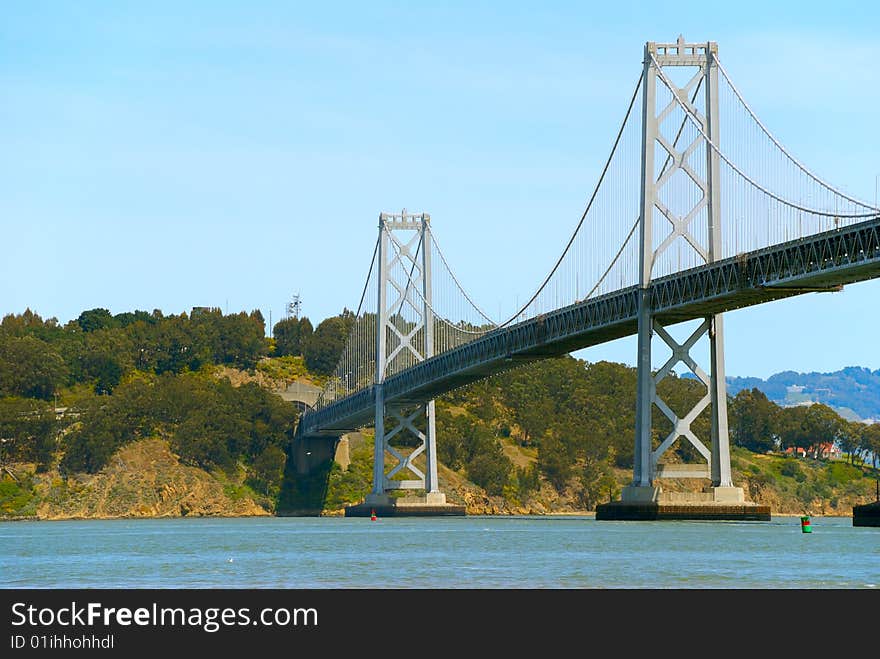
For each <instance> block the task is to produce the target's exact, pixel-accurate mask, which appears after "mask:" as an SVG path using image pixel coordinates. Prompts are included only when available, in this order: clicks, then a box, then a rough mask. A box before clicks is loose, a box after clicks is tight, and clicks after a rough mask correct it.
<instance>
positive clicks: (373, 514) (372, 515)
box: [370, 508, 376, 522]
mask: <svg viewBox="0 0 880 659" xmlns="http://www.w3.org/2000/svg"><path fill="white" fill-rule="evenodd" d="M370 519H371V520H372V521H374V522H375V521H376V509H375V508H370Z"/></svg>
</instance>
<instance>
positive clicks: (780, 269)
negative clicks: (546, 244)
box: [297, 217, 880, 436]
mask: <svg viewBox="0 0 880 659" xmlns="http://www.w3.org/2000/svg"><path fill="white" fill-rule="evenodd" d="M877 276H880V217H877V218H873V219H870V220H867V221H865V222H861V223H859V224H854V225H851V226H848V227H845V228H841V229H836V230H833V231H826V232H823V233H819V234H816V235H814V236H811V237H809V238H805V239H799V240H793V241H790V242H787V243H781V244H779V245H774V246H772V247H768V248H764V249H761V250H756V251H753V252H748V253H745V254H740V255H737V256H736V257H731V258H728V259H724V260H722V261H716V262H715V263H712V264H708V265H703V266H699V267H696V268H692V269H690V270H685V271H683V272H680V273H677V274H674V275H669V276H666V277H662V278H658V279H655V280H654V281H652V282H651V286H650V287H649V288H648V289H647V292H646V294H647V295H649V296H650V303H651V309H652V313H653V315H654V317H655V318H656V319H657V320H658V321H659V322H660V323H662V324H664V325H670V324H675V323H680V322H684V321H688V320H693V319H696V318H702V317H705V316H708V315H711V314H717V313H723V312H726V311H732V310H735V309H740V308H743V307H749V306H753V305H756V304H763V303H766V302H771V301H774V300H778V299H782V298H787V297H792V296H794V295H801V294H804V293H809V292H813V291H817V290H834V289H835V288H836V287H840V286H843V285H845V284H850V283H854V282H858V281H864V280H867V279H872V278H875V277H877ZM640 294H641V292H640V290H639V288H638V287H636V286H631V287H629V288H625V289H621V290H619V291H616V292H614V293H609V294H607V295H604V296H601V297H597V298H592V299H589V300H585V301H582V302H578V303H576V304H572V305H570V306H567V307H563V308H561V309H557V310H555V311H553V312H550V313H547V314H544V315H541V316H538V317H536V318H532V319H529V320H526V321H523V322H521V323H517V324H516V325H512V326H510V327H506V328H503V329H499V330H494V331H492V332H489V333H487V334H485V335H484V336H482V337H480V338H479V339H477V340H475V341H472V342H470V343H467V344H465V345H462V346H459V347H458V348H455V349H453V350H449V351H447V352H445V353H442V354H440V355H436V356H434V357H431V358H430V359H427V360H425V361H423V362H421V363H419V364H417V365H415V366H412V367H410V368H408V369H406V370H404V371H401V372H400V373H397V374H395V375H393V376H390V377H388V378H387V379H386V380H385V383H384V394H385V401H386V403H398V404H408V403H413V404H415V403H423V402H426V401H428V400H431V399H432V398H435V397H437V396H439V395H441V394H443V393H446V392H448V391H451V390H453V389H456V388H458V387H461V386H464V385H466V384H470V383H471V382H474V381H476V380H480V379H482V378H485V377H488V376H490V375H493V374H495V373H499V372H501V371H504V370H507V369H509V368H512V367H515V366H519V365H521V364H524V363H528V362H532V361H536V360H539V359H544V358H547V357H556V356H560V355H564V354H567V353H569V352H572V351H574V350H579V349H582V348H587V347H590V346H594V345H598V344H601V343H605V342H607V341H612V340H614V339H618V338H621V337H624V336H629V335H632V334H635V333H636V332H637V330H638V321H637V318H638V308H639V296H640ZM374 400H375V398H374V392H373V389H372V387H370V388H367V389H364V390H362V391H359V392H357V393H355V394H352V395H350V396H347V397H345V398H342V399H340V400H338V401H335V402H333V403H331V404H330V405H328V406H327V407H325V408H323V409H321V410H317V411H314V412H309V413H307V414H305V415H304V416H303V417H302V419H301V420H300V423H299V427H298V429H297V434H298V435H299V436H339V435H340V434H343V433H346V432H350V431H352V430H356V429H358V428H361V427H364V426H367V425H370V424H371V423H372V422H373V414H374Z"/></svg>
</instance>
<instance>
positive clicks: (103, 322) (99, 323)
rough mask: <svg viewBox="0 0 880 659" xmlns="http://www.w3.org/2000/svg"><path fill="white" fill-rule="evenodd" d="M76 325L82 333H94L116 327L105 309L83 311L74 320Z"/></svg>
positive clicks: (111, 316)
mask: <svg viewBox="0 0 880 659" xmlns="http://www.w3.org/2000/svg"><path fill="white" fill-rule="evenodd" d="M76 322H77V324H78V325H79V326H80V328H81V329H82V331H83V332H94V331H95V330H99V329H110V328H111V327H115V326H116V322H115V321H114V319H113V315H112V314H111V313H110V312H109V311H108V310H107V309H100V308H98V309H89V310H88V311H83V312H82V313H81V314H80V315H79V318H77V319H76Z"/></svg>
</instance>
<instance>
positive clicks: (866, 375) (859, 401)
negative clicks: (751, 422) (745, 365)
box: [727, 366, 880, 422]
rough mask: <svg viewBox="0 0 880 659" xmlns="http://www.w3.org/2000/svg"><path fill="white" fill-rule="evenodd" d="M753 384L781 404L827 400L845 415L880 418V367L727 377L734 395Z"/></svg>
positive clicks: (855, 417) (871, 418)
mask: <svg viewBox="0 0 880 659" xmlns="http://www.w3.org/2000/svg"><path fill="white" fill-rule="evenodd" d="M752 388H757V389H760V390H761V391H763V392H764V394H765V395H766V396H767V398H769V399H770V400H771V401H773V402H774V403H776V404H777V405H782V406H791V405H800V404H804V403H823V404H825V405H828V406H829V407H831V408H832V409H834V410H835V411H837V413H838V414H840V415H841V416H843V417H844V418H848V419H851V420H856V421H858V420H861V421H868V422H870V421H874V422H880V369H878V370H876V371H871V370H870V369H867V368H861V367H858V366H850V367H847V368H844V369H841V370H840V371H835V372H833V373H815V372H812V373H796V372H795V371H783V372H781V373H776V374H774V375H771V376H770V377H769V378H767V379H766V380H762V379H761V378H748V377H728V378H727V391H728V393H729V394H730V395H731V396H736V394H738V393H739V392H740V391H742V390H743V389H752Z"/></svg>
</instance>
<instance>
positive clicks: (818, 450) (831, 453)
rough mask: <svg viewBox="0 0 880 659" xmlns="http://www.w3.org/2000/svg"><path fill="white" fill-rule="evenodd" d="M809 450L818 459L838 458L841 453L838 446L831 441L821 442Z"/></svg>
mask: <svg viewBox="0 0 880 659" xmlns="http://www.w3.org/2000/svg"><path fill="white" fill-rule="evenodd" d="M810 452H811V453H813V455H814V456H815V457H816V458H818V459H819V460H838V459H840V457H841V455H842V451H841V450H840V447H839V446H837V445H836V444H834V443H833V442H823V443H822V444H819V446H816V447H811V448H810Z"/></svg>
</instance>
